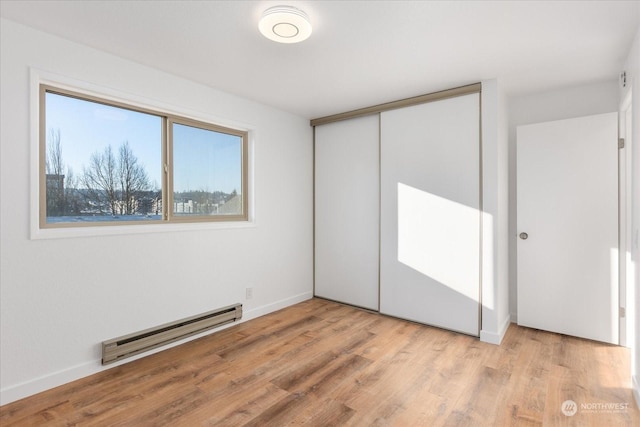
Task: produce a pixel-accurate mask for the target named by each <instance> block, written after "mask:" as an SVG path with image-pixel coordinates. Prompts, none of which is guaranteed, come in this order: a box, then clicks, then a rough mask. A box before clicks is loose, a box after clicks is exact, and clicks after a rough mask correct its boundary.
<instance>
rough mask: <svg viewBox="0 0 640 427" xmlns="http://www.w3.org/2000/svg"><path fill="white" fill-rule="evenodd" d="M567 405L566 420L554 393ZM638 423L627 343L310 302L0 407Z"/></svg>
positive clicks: (305, 420) (101, 418)
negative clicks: (469, 329)
mask: <svg viewBox="0 0 640 427" xmlns="http://www.w3.org/2000/svg"><path fill="white" fill-rule="evenodd" d="M567 400H572V401H574V402H575V403H576V409H577V413H576V414H575V415H573V416H566V415H564V414H563V412H562V410H561V409H562V408H561V405H562V403H563V402H564V401H567ZM302 424H305V425H310V426H483V425H486V426H510V425H513V426H515V425H517V426H520V425H522V426H528V425H549V426H556V425H558V426H564V425H567V426H569V425H575V426H616V425H621V426H625V425H629V426H631V425H635V426H638V425H640V413H639V411H638V409H636V406H635V402H634V400H633V396H632V392H631V384H630V368H629V353H628V350H627V349H625V348H622V347H616V346H611V345H606V344H601V343H596V342H592V341H587V340H582V339H578V338H572V337H567V336H563V335H558V334H552V333H548V332H541V331H537V330H533V329H527V328H522V327H518V326H516V325H511V327H510V328H509V331H508V332H507V335H506V337H505V339H504V341H503V343H502V345H500V346H494V345H491V344H485V343H482V342H480V341H479V340H478V339H477V338H473V337H468V336H465V335H460V334H456V333H453V332H448V331H443V330H440V329H436V328H431V327H427V326H422V325H418V324H415V323H411V322H405V321H402V320H398V319H393V318H389V317H385V316H381V315H378V314H375V313H370V312H367V311H363V310H359V309H355V308H353V307H349V306H344V305H341V304H336V303H333V302H329V301H325V300H321V299H312V300H309V301H305V302H303V303H300V304H297V305H295V306H292V307H289V308H286V309H284V310H281V311H278V312H276V313H272V314H269V315H267V316H263V317H261V318H259V319H254V320H251V321H248V322H245V323H242V324H240V325H236V326H234V327H232V328H229V329H226V330H223V331H220V332H216V333H214V334H212V335H209V336H207V337H204V338H201V339H198V340H196V341H192V342H190V343H187V344H184V345H181V346H179V347H175V348H172V349H169V350H166V351H163V352H161V353H157V354H155V355H151V356H149V357H146V358H143V359H140V360H136V361H133V362H131V363H127V364H124V365H121V366H118V367H115V368H112V369H109V370H107V371H104V372H101V373H98V374H95V375H92V376H90V377H87V378H84V379H81V380H78V381H75V382H73V383H70V384H67V385H64V386H61V387H58V388H56V389H53V390H49V391H46V392H43V393H40V394H37V395H35V396H31V397H29V398H26V399H23V400H20V401H17V402H14V403H11V404H8V405H5V406H3V407H0V425H2V426H3V427H9V426H29V425H39V426H40V425H52V426H59V425H60V426H62V425H65V426H66V425H87V426H146V425H149V426H151V425H153V426H163V425H171V426H199V425H203V426H240V425H245V426H285V425H302Z"/></svg>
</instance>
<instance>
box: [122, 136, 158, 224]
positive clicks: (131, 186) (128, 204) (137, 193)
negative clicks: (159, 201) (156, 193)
mask: <svg viewBox="0 0 640 427" xmlns="http://www.w3.org/2000/svg"><path fill="white" fill-rule="evenodd" d="M119 160H120V162H119V165H118V178H119V181H120V198H121V199H120V200H121V202H122V203H121V204H120V209H121V212H120V213H121V214H125V215H132V214H134V213H136V210H137V204H138V201H139V199H141V197H142V193H143V192H144V191H148V190H149V189H150V187H151V185H150V183H149V177H148V176H147V172H146V171H145V170H144V167H143V166H142V165H140V164H139V163H138V158H137V157H136V156H134V155H133V151H131V147H130V146H129V142H128V141H125V142H124V144H122V145H121V146H120V158H119Z"/></svg>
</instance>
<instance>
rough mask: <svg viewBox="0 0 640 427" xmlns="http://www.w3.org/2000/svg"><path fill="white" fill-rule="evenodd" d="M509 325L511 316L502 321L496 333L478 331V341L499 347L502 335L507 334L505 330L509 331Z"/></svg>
mask: <svg viewBox="0 0 640 427" xmlns="http://www.w3.org/2000/svg"><path fill="white" fill-rule="evenodd" d="M510 324H511V316H507V317H505V318H504V320H503V321H502V324H501V325H500V329H499V330H498V332H497V333H496V332H489V331H484V330H483V331H480V341H482V342H486V343H488V344H495V345H500V343H501V342H502V339H503V338H504V335H505V334H506V333H507V329H509V325H510Z"/></svg>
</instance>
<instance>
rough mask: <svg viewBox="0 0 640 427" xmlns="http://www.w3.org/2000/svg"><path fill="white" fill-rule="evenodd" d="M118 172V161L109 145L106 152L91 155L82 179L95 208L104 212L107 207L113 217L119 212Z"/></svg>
mask: <svg viewBox="0 0 640 427" xmlns="http://www.w3.org/2000/svg"><path fill="white" fill-rule="evenodd" d="M116 172H117V167H116V159H115V157H114V155H113V150H112V149H111V145H109V146H108V147H107V148H105V149H104V152H102V153H99V152H97V151H96V152H95V153H93V154H92V155H91V158H90V159H89V166H85V167H84V170H83V173H82V178H81V182H82V185H83V187H84V188H86V190H87V198H88V199H89V202H90V203H91V204H92V205H93V208H94V209H98V210H99V211H100V212H104V210H105V207H106V208H108V211H109V212H110V213H111V214H112V215H115V214H116V213H117V212H118V197H117V194H116Z"/></svg>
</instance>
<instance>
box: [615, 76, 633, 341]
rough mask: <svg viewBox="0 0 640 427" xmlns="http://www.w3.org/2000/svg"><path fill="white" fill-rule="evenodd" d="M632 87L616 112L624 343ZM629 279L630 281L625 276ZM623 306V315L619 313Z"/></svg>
mask: <svg viewBox="0 0 640 427" xmlns="http://www.w3.org/2000/svg"><path fill="white" fill-rule="evenodd" d="M632 105H633V103H632V90H631V88H630V89H629V91H628V93H627V95H626V96H625V97H624V99H623V100H622V102H621V103H620V111H619V114H618V138H620V139H624V147H623V148H621V149H619V150H618V232H619V235H618V262H619V269H618V271H619V275H618V278H619V279H618V280H619V281H618V284H619V290H618V298H619V306H620V315H619V328H618V330H619V343H620V345H621V346H624V347H628V346H629V344H630V343H631V341H632V339H630V338H632V337H630V336H629V332H630V331H633V323H634V320H635V315H634V314H635V304H634V302H635V298H634V296H635V289H634V286H633V273H634V271H633V263H632V262H631V253H632V249H633V248H632V245H633V236H632V234H633V228H632V224H631V219H632V215H631V208H632V200H631V198H632V190H631V179H632V176H631V171H632V168H631V162H632V159H633V155H632V153H633V140H632V138H631V135H632V134H631V127H632V119H633V114H632V113H631V111H632V110H631V108H632ZM628 279H631V283H629V280H628ZM623 310H624V312H625V315H624V316H622V311H623Z"/></svg>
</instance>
